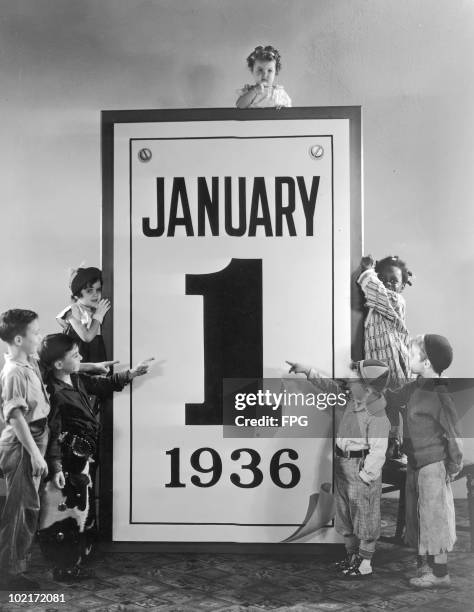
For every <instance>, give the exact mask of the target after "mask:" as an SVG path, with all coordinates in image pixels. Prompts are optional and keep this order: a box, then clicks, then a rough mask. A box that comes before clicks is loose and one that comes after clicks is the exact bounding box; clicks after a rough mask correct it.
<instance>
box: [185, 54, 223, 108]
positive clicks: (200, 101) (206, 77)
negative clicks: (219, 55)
mask: <svg viewBox="0 0 474 612" xmlns="http://www.w3.org/2000/svg"><path fill="white" fill-rule="evenodd" d="M185 82H186V104H188V105H189V107H190V108H196V107H201V106H205V107H207V106H209V99H210V98H211V97H212V92H213V91H214V90H215V89H217V72H216V70H214V68H212V67H211V66H207V65H204V64H198V65H196V66H190V67H188V68H187V69H186V72H185ZM210 94H211V95H210Z"/></svg>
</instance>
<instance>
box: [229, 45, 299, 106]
mask: <svg viewBox="0 0 474 612" xmlns="http://www.w3.org/2000/svg"><path fill="white" fill-rule="evenodd" d="M247 65H248V67H249V70H250V72H251V73H252V77H253V79H254V84H253V85H249V84H247V85H244V86H243V87H242V89H239V91H238V98H237V101H236V103H235V105H236V106H237V108H281V107H282V106H288V107H289V106H291V99H290V96H289V95H288V94H287V93H286V91H285V90H284V89H283V86H282V85H277V84H276V83H275V79H276V77H277V75H278V73H279V72H280V70H281V55H280V52H279V51H278V49H275V47H272V46H271V45H267V46H266V47H263V46H262V45H259V46H258V47H255V49H254V50H253V51H252V53H251V54H250V55H249V56H248V57H247Z"/></svg>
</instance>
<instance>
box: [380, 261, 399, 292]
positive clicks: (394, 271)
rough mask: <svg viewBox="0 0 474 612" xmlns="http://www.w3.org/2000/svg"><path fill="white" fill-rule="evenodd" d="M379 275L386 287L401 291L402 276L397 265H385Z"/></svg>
mask: <svg viewBox="0 0 474 612" xmlns="http://www.w3.org/2000/svg"><path fill="white" fill-rule="evenodd" d="M380 276H381V278H382V282H383V284H384V285H385V286H386V287H387V289H391V290H392V291H396V292H397V293H401V291H402V290H403V276H402V271H401V270H400V268H398V267H397V266H387V267H386V268H385V269H384V270H383V272H382V273H381V274H380Z"/></svg>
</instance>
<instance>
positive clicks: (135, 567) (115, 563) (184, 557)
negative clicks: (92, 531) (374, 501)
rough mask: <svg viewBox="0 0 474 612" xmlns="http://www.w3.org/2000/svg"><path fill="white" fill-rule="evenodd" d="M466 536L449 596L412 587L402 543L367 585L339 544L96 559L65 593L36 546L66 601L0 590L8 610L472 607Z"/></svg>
mask: <svg viewBox="0 0 474 612" xmlns="http://www.w3.org/2000/svg"><path fill="white" fill-rule="evenodd" d="M396 510H397V500H395V499H383V500H382V517H383V524H382V531H383V535H384V536H392V535H393V534H394V531H395V522H396ZM456 512H457V523H458V526H461V525H464V526H467V524H468V521H467V502H466V501H465V500H456ZM469 547H470V540H469V534H468V533H467V532H463V531H459V532H458V542H457V544H456V550H455V551H454V552H453V553H451V554H450V560H449V566H450V573H451V577H452V587H451V588H450V589H443V590H441V589H440V590H432V591H428V592H427V591H416V590H414V589H413V588H411V587H410V586H409V584H408V579H409V578H410V577H412V576H413V575H414V571H415V564H414V559H413V557H412V555H411V554H410V552H409V551H408V550H407V549H406V548H404V547H402V546H399V545H396V544H392V543H387V542H380V543H379V545H378V549H377V553H376V557H375V560H374V567H375V574H374V576H373V577H372V578H370V579H366V580H363V581H355V582H354V581H346V580H344V579H341V578H339V577H338V576H337V574H336V573H335V572H334V570H333V569H332V567H331V564H332V562H333V561H334V559H336V558H338V557H340V555H341V550H342V549H341V547H338V546H332V547H324V548H323V552H320V553H319V554H315V555H314V557H313V556H309V555H307V554H305V555H304V556H302V555H296V554H295V553H294V552H292V551H291V547H290V546H289V550H288V554H287V555H285V556H282V555H272V554H266V555H251V554H245V555H243V554H201V553H186V554H183V553H179V554H178V553H173V554H162V553H115V552H113V553H106V554H104V553H102V554H100V553H98V555H97V556H96V558H95V559H94V561H93V563H92V566H91V567H92V569H93V570H94V571H95V574H96V578H95V579H93V580H88V581H84V582H82V583H78V584H75V585H72V586H70V585H68V586H65V585H64V584H61V583H58V582H55V581H53V579H52V576H51V573H50V572H49V570H48V568H47V567H46V566H45V564H44V562H43V560H42V558H41V555H40V554H39V551H38V549H37V547H35V548H34V549H33V558H32V572H31V573H32V575H33V576H34V577H35V578H36V579H37V580H39V581H40V582H41V584H42V585H43V588H44V589H47V591H43V592H47V593H60V594H64V599H65V603H36V604H33V603H21V604H15V603H9V594H8V593H5V592H1V593H0V610H2V612H8V611H10V610H22V611H23V612H26V611H29V610H34V611H35V612H56V611H61V612H77V611H87V612H115V611H117V612H118V611H126V612H128V611H129V612H132V611H142V612H144V611H148V612H151V611H155V610H156V611H157V612H197V611H200V610H212V611H216V612H217V611H219V612H239V611H246V612H262V611H264V610H278V611H283V610H289V611H292V612H309V611H310V610H313V611H314V610H326V611H349V610H350V611H354V612H355V611H362V610H365V611H371V612H378V611H381V610H396V611H397V612H404V611H408V610H424V611H428V610H429V611H430V612H436V611H439V610H448V611H449V612H461V611H462V612H465V611H468V610H474V580H473V576H474V555H473V554H472V553H471V552H470V549H469Z"/></svg>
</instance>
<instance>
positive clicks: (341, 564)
mask: <svg viewBox="0 0 474 612" xmlns="http://www.w3.org/2000/svg"><path fill="white" fill-rule="evenodd" d="M355 557H356V555H355V554H353V553H347V555H346V556H345V557H344V559H342V560H341V561H336V563H335V564H334V567H335V569H336V571H338V572H346V571H347V570H348V569H349V568H350V567H351V565H352V564H353V562H354V559H355Z"/></svg>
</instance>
